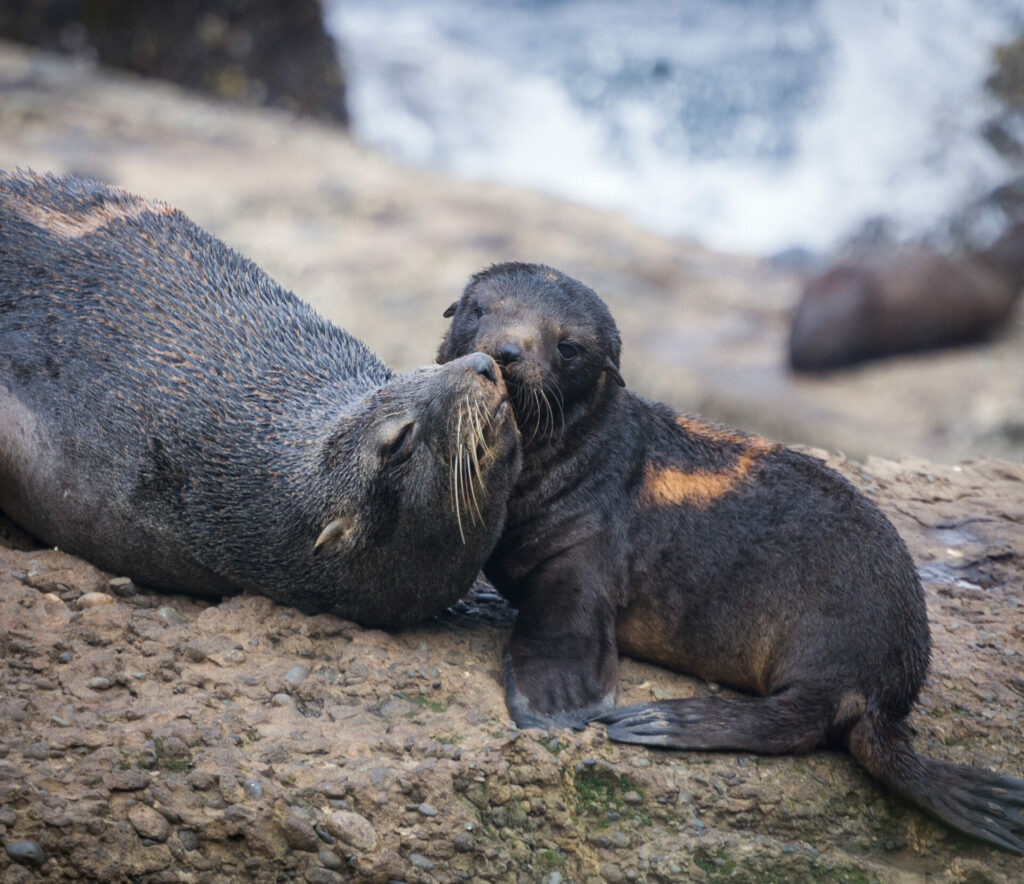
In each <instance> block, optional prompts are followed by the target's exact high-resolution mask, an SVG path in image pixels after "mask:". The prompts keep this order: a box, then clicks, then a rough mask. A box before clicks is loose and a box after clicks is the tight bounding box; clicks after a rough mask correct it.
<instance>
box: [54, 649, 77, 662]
mask: <svg viewBox="0 0 1024 884" xmlns="http://www.w3.org/2000/svg"><path fill="white" fill-rule="evenodd" d="M74 659H75V655H74V654H72V653H71V651H65V652H64V653H63V654H61V655H60V656H59V657H58V658H57V662H58V663H70V662H71V661H72V660H74Z"/></svg>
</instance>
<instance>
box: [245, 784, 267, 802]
mask: <svg viewBox="0 0 1024 884" xmlns="http://www.w3.org/2000/svg"><path fill="white" fill-rule="evenodd" d="M245 796H246V797H247V798H253V799H258V798H262V797H263V783H261V782H260V781H259V780H246V781H245Z"/></svg>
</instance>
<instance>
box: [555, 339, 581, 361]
mask: <svg viewBox="0 0 1024 884" xmlns="http://www.w3.org/2000/svg"><path fill="white" fill-rule="evenodd" d="M579 352H580V348H579V347H577V346H576V345H575V344H570V343H569V342H568V341H562V343H560V344H559V345H558V355H559V356H561V357H562V358H563V359H564V360H565V361H566V362H568V361H569V360H570V359H575V358H576V357H577V355H579Z"/></svg>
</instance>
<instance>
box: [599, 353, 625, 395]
mask: <svg viewBox="0 0 1024 884" xmlns="http://www.w3.org/2000/svg"><path fill="white" fill-rule="evenodd" d="M603 370H604V371H606V372H608V374H610V375H611V376H612V377H613V378H614V379H615V383H617V384H618V385H619V386H620V387H624V386H626V382H625V381H624V380H623V379H622V375H621V374H619V367H618V366H617V365H616V364H615V363H614V362H612V357H611V356H605V358H604V366H603Z"/></svg>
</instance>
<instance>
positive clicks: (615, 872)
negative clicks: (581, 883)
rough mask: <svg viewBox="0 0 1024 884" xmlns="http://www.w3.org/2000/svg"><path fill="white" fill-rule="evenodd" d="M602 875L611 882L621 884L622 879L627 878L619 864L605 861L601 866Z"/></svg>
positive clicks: (610, 883)
mask: <svg viewBox="0 0 1024 884" xmlns="http://www.w3.org/2000/svg"><path fill="white" fill-rule="evenodd" d="M601 877H602V878H604V880H605V881H608V882H609V884H621V882H622V881H625V880H626V876H625V874H623V871H622V869H621V868H619V866H617V865H615V863H605V864H604V865H602V866H601Z"/></svg>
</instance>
